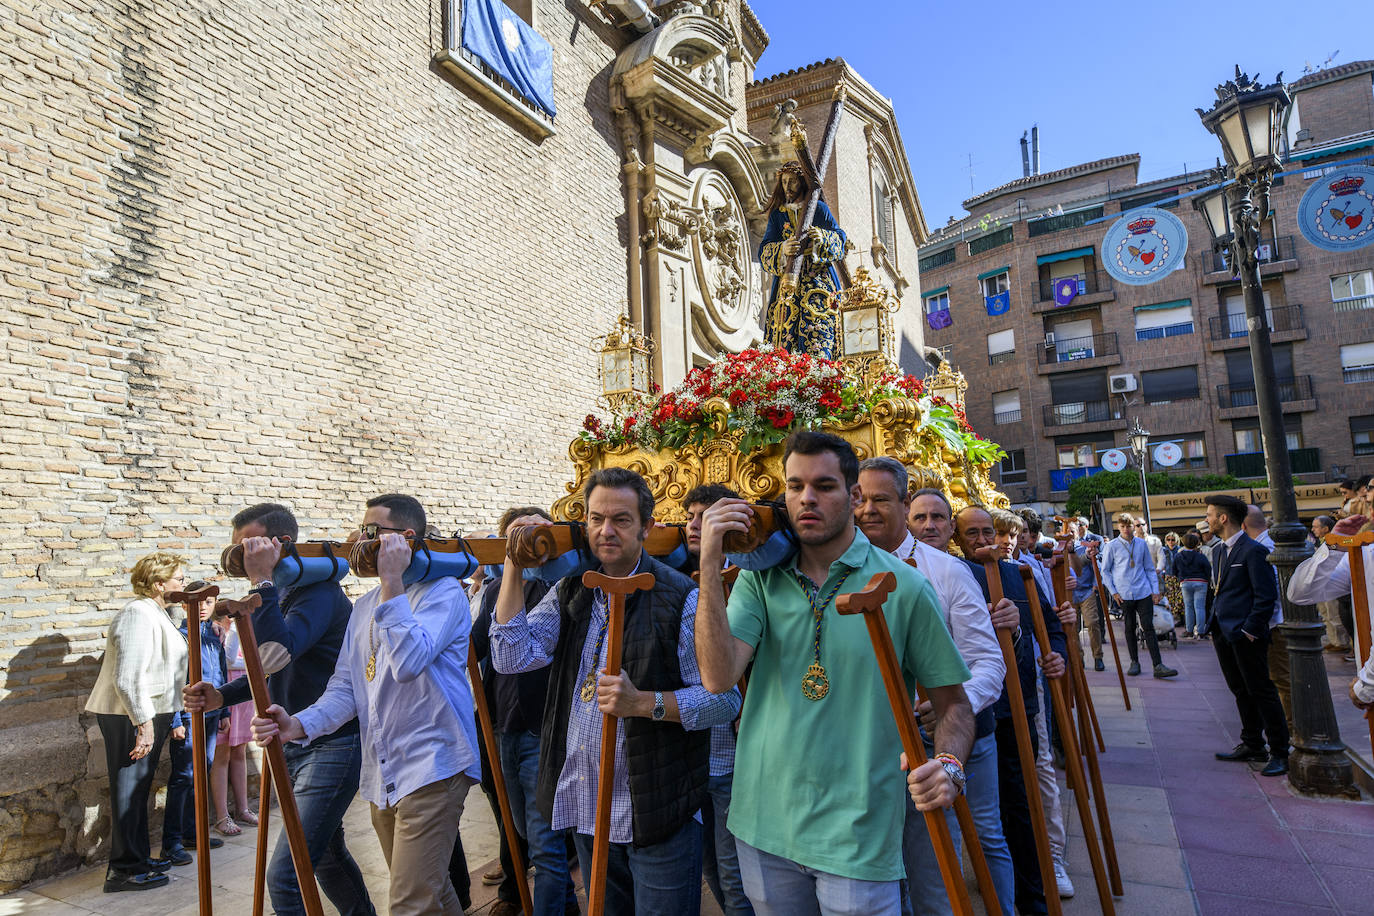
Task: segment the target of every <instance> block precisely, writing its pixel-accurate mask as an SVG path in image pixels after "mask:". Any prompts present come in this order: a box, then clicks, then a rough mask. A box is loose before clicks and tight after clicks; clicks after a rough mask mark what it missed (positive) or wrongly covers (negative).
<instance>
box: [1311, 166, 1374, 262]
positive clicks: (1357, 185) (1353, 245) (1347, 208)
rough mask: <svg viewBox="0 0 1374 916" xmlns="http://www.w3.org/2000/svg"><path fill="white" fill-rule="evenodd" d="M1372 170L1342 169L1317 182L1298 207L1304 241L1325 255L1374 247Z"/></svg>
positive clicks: (1348, 167) (1347, 167) (1359, 168)
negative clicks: (1371, 245)
mask: <svg viewBox="0 0 1374 916" xmlns="http://www.w3.org/2000/svg"><path fill="white" fill-rule="evenodd" d="M1371 192H1374V169H1371V168H1368V167H1366V166H1362V165H1347V166H1342V167H1340V168H1339V169H1337V170H1336V171H1334V172H1332V173H1330V174H1329V175H1324V176H1322V177H1321V178H1319V179H1318V180H1317V181H1316V183H1315V184H1313V185H1312V187H1310V188H1308V189H1307V193H1305V194H1303V196H1302V201H1301V202H1300V203H1299V204H1298V229H1299V231H1301V232H1302V236H1303V238H1305V239H1307V240H1308V241H1309V242H1311V243H1312V244H1313V245H1316V246H1317V247H1318V248H1321V249H1324V250H1326V251H1354V250H1355V249H1357V248H1363V247H1364V246H1366V245H1368V244H1370V243H1374V193H1371Z"/></svg>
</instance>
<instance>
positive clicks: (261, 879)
mask: <svg viewBox="0 0 1374 916" xmlns="http://www.w3.org/2000/svg"><path fill="white" fill-rule="evenodd" d="M269 766H271V764H269V763H268V762H267V756H266V755H265V754H264V755H263V758H262V772H261V773H259V774H258V842H257V848H256V849H255V850H254V861H253V916H263V904H264V902H265V900H266V897H267V817H268V815H269V814H270V813H271V808H272V780H271V778H270V777H269V776H268V774H267V768H268V767H269Z"/></svg>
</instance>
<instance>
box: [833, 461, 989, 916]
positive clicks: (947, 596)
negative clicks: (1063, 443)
mask: <svg viewBox="0 0 1374 916" xmlns="http://www.w3.org/2000/svg"><path fill="white" fill-rule="evenodd" d="M908 480H909V475H908V474H907V470H906V468H905V467H903V466H902V463H901V462H900V461H897V460H896V459H894V458H888V457H885V456H884V457H879V458H869V459H868V460H866V461H864V462H862V463H860V465H859V490H860V494H861V495H860V502H859V507H858V509H856V510H855V512H854V521H855V522H856V523H857V524H858V526H859V530H860V531H862V532H863V533H864V536H865V537H867V538H868V539H869V541H870V542H872V544H873V546H874V547H877V548H878V549H879V550H886V551H888V552H889V553H891V554H893V555H894V556H895V557H897V559H899V560H915V561H916V569H917V570H918V571H919V572H920V573H921V574H922V575H924V576H925V577H926V578H927V579H929V580H930V584H931V586H933V587H934V589H935V596H936V598H937V600H938V601H939V603H940V610H941V612H942V615H943V617H944V621H945V626H946V627H947V628H948V629H949V631H950V635H951V636H953V637H954V646H955V648H957V649H958V650H959V654H960V655H961V656H962V657H963V659H964V664H965V665H967V666H968V669H969V672H970V673H971V677H970V678H969V679H968V680H967V681H965V682H964V693H965V694H967V695H968V700H969V705H971V706H972V707H973V711H974V714H975V715H974V721H975V724H976V731H975V732H974V741H973V749H972V750H971V751H970V752H969V759H968V760H967V761H966V762H965V764H964V775H965V778H966V780H967V781H966V783H965V785H964V793H965V795H967V796H968V803H969V812H970V813H971V814H972V815H973V818H974V826H975V828H976V829H977V831H978V842H979V845H980V846H981V847H982V849H983V856H984V858H985V859H987V863H988V870H989V871H991V872H992V880H993V885H994V887H996V888H997V897H998V900H999V902H1000V903H1001V904H1002V907H1003V911H1004V912H1006V913H1010V912H1011V911H1012V905H1013V902H1014V899H1015V893H1016V889H1015V879H1014V875H1013V871H1012V863H1011V852H1010V850H1009V849H1008V848H1007V840H1006V837H1005V836H1004V835H1003V833H1002V816H1001V809H1000V806H999V802H998V793H997V739H996V735H995V732H996V727H997V723H996V720H995V719H994V718H993V715H992V704H993V703H995V702H996V701H997V698H998V697H999V696H1000V695H1001V693H1002V680H1003V678H1004V677H1006V673H1007V667H1006V662H1004V661H1003V659H1002V650H1001V648H1000V647H999V646H998V645H997V637H996V636H995V635H994V634H993V631H992V619H991V618H990V617H989V615H988V606H987V602H985V601H984V600H983V590H982V589H981V588H980V587H979V585H978V580H977V579H975V578H973V573H971V572H970V571H969V569H968V567H967V565H966V564H964V563H960V562H959V560H958V559H956V558H955V557H953V556H951V555H950V554H948V553H946V552H945V551H944V550H938V549H936V548H934V547H931V546H929V545H928V544H925V543H923V542H921V541H918V540H916V538H915V537H913V536H912V534H911V532H910V531H908V530H907V525H906V515H907V510H908V508H909V506H910V505H911V497H909V496H907V495H906V493H907V488H908V485H909V484H908ZM941 498H943V497H941ZM946 512H948V506H947V505H946ZM952 531H953V529H952V526H951V533H952ZM917 709H918V711H919V712H920V713H921V720H922V724H923V725H924V726H925V727H926V730H927V731H928V732H929V731H931V730H933V729H934V727H935V716H934V715H933V710H932V708H931V704H930V702H929V701H926V702H922V703H920V704H919V705H918V706H917ZM946 819H947V820H948V821H949V826H950V834H951V836H953V838H954V843H955V848H956V849H958V844H959V827H958V823H957V821H955V819H954V818H952V817H948V816H947V817H946ZM902 857H903V859H904V860H905V862H906V872H907V896H908V898H909V905H910V907H911V912H913V913H916V914H918V916H922V914H934V916H938V914H946V913H950V912H951V909H950V904H949V900H948V898H947V897H946V895H945V892H944V886H943V884H942V883H941V878H940V869H939V863H938V862H937V861H936V859H935V851H934V848H933V847H932V846H931V843H930V836H929V834H928V833H927V830H926V823H925V818H924V817H923V816H922V815H921V814H920V813H919V812H917V811H916V807H915V805H913V804H911V803H910V800H908V802H907V812H906V828H905V830H904V832H903V836H902ZM904 911H905V908H904Z"/></svg>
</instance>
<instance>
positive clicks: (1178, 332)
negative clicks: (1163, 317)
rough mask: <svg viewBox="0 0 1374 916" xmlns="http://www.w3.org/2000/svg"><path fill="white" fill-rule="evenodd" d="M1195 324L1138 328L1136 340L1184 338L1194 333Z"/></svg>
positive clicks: (1183, 323) (1181, 323)
mask: <svg viewBox="0 0 1374 916" xmlns="http://www.w3.org/2000/svg"><path fill="white" fill-rule="evenodd" d="M1193 330H1194V328H1193V323H1192V322H1191V321H1180V322H1179V323H1178V324H1166V325H1163V326H1162V327H1157V328H1136V329H1135V339H1136V340H1163V339H1164V338H1166V337H1183V336H1184V335H1186V334H1191V333H1193Z"/></svg>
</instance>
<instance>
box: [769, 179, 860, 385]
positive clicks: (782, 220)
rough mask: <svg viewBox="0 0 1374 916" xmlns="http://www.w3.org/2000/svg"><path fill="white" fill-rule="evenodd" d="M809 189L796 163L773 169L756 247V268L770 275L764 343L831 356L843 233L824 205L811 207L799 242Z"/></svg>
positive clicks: (811, 184)
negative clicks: (795, 265)
mask: <svg viewBox="0 0 1374 916" xmlns="http://www.w3.org/2000/svg"><path fill="white" fill-rule="evenodd" d="M814 189H815V185H814V184H813V183H812V182H811V180H810V178H809V176H808V175H807V174H806V171H805V170H804V169H803V168H802V165H801V163H799V162H796V161H793V162H788V163H785V164H784V165H783V166H782V167H781V168H780V169H778V176H777V181H776V183H775V184H774V185H773V195H772V197H770V198H769V199H768V203H767V204H766V205H765V207H764V211H765V212H766V213H768V230H767V231H766V232H765V233H764V236H763V241H762V242H761V243H760V244H759V265H760V266H761V267H762V268H763V269H764V270H765V271H766V272H768V273H770V274H772V275H773V284H772V288H771V289H770V290H769V293H768V307H767V308H766V309H765V310H764V320H763V334H764V340H766V341H767V342H768V343H770V344H772V345H773V346H775V347H780V348H782V349H784V350H787V351H789V352H792V353H810V354H812V355H814V356H820V357H824V358H825V359H834V357H835V322H836V314H835V308H834V301H835V296H836V294H837V293H838V292H839V290H840V277H839V274H838V273H836V271H835V262H836V261H838V260H840V258H842V257H844V245H845V234H844V230H843V229H841V228H840V227H839V226H838V225H837V224H836V223H835V217H834V216H832V215H831V213H830V208H829V207H827V206H826V205H825V201H822V200H818V201H817V202H816V213H815V216H814V218H813V219H812V221H811V228H810V229H809V230H807V232H806V233H805V234H804V235H803V236H802V237H800V238H798V237H796V236H797V228H798V226H799V225H800V224H801V221H802V219H803V217H805V215H806V212H805V211H806V201H807V198H808V197H809V196H810V194H811V192H812V191H813V190H814ZM798 254H800V255H801V258H802V266H801V274H800V276H799V277H798V278H797V285H796V288H795V289H787V288H785V287H786V286H787V285H788V283H787V267H788V262H789V261H790V260H791V259H792V257H793V256H794V255H798Z"/></svg>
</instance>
